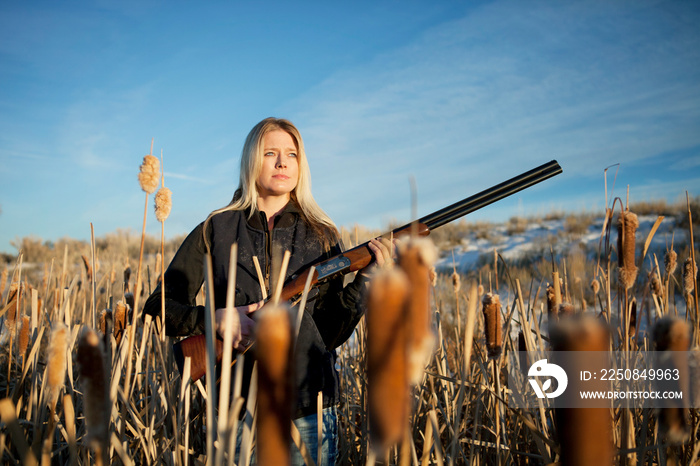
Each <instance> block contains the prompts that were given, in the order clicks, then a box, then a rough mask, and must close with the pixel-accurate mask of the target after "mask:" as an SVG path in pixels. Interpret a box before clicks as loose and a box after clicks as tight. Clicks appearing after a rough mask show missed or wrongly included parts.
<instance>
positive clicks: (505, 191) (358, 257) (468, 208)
mask: <svg viewBox="0 0 700 466" xmlns="http://www.w3.org/2000/svg"><path fill="white" fill-rule="evenodd" d="M561 172H562V169H561V167H560V166H559V164H558V163H557V161H556V160H552V161H551V162H548V163H546V164H544V165H540V166H539V167H536V168H533V169H532V170H530V171H527V172H525V173H523V174H521V175H518V176H516V177H514V178H511V179H509V180H507V181H504V182H502V183H500V184H498V185H496V186H493V187H491V188H488V189H486V190H484V191H481V192H480V193H477V194H475V195H473V196H470V197H468V198H466V199H463V200H461V201H459V202H456V203H454V204H452V205H449V206H447V207H445V208H443V209H440V210H438V211H437V212H433V213H432V214H429V215H426V216H425V217H422V218H420V219H418V220H417V221H415V222H411V223H408V224H406V225H404V226H401V227H399V228H396V229H394V230H392V231H390V232H388V233H385V234H384V235H382V237H384V238H387V239H389V238H391V237H394V238H395V237H399V236H404V235H408V234H417V235H420V236H426V235H428V234H430V231H431V230H434V229H435V228H438V227H441V226H442V225H445V224H447V223H450V222H452V221H454V220H457V219H459V218H461V217H464V216H465V215H467V214H469V213H471V212H474V211H475V210H478V209H481V208H483V207H486V206H487V205H489V204H492V203H494V202H496V201H498V200H500V199H503V198H504V197H508V196H510V195H512V194H515V193H517V192H519V191H522V190H523V189H525V188H528V187H530V186H532V185H535V184H537V183H540V182H542V181H544V180H546V179H548V178H551V177H553V176H555V175H558V174H559V173H561ZM368 243H369V242H366V243H363V244H361V245H359V246H356V247H354V248H352V249H350V250H348V251H345V252H343V253H341V254H338V255H336V256H334V257H331V258H330V259H327V260H325V261H323V262H319V263H316V264H313V269H312V268H311V266H309V268H308V269H306V270H305V271H304V272H302V273H300V274H299V275H298V276H296V277H294V278H293V279H291V280H289V281H288V282H287V283H286V284H285V285H284V287H283V289H282V293H281V295H280V301H290V300H294V299H295V298H297V297H298V296H299V295H301V293H303V291H304V286H305V285H306V281H307V279H308V276H309V273H310V272H311V273H313V276H312V277H311V286H317V285H319V284H321V283H323V282H324V281H326V280H329V279H330V278H332V277H335V276H336V275H339V274H340V275H345V274H348V273H352V272H356V271H358V270H360V269H363V268H365V267H367V266H368V265H369V264H370V263H371V262H372V260H373V255H372V253H371V252H370V249H369V247H368V246H367V244H368ZM206 346H207V345H206V337H205V336H204V335H194V336H191V337H187V338H185V339H183V340H181V341H179V342H177V343H175V344H174V345H173V352H174V356H175V362H176V363H177V365H178V368H179V369H180V374H182V373H183V367H184V363H185V358H186V357H190V358H191V377H192V380H193V381H197V380H199V379H200V378H201V377H202V376H203V375H205V374H206V361H207V358H206ZM215 346H216V361H217V363H220V362H221V358H222V356H223V340H222V339H221V338H219V337H218V335H217V338H216V340H215Z"/></svg>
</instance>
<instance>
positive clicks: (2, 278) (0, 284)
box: [0, 269, 7, 297]
mask: <svg viewBox="0 0 700 466" xmlns="http://www.w3.org/2000/svg"><path fill="white" fill-rule="evenodd" d="M5 285H7V269H3V270H2V274H0V297H2V294H3V292H4V291H5Z"/></svg>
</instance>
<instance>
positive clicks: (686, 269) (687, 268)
mask: <svg viewBox="0 0 700 466" xmlns="http://www.w3.org/2000/svg"><path fill="white" fill-rule="evenodd" d="M697 275H698V266H697V264H694V263H693V259H692V258H690V257H688V258H687V259H686V260H685V262H683V290H684V291H685V292H686V293H692V292H693V290H695V279H696V277H697Z"/></svg>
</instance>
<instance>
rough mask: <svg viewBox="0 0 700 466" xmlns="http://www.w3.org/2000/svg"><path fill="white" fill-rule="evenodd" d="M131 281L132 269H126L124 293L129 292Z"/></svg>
mask: <svg viewBox="0 0 700 466" xmlns="http://www.w3.org/2000/svg"><path fill="white" fill-rule="evenodd" d="M129 280H131V267H128V266H127V268H125V269H124V293H128V292H129Z"/></svg>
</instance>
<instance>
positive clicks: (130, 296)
mask: <svg viewBox="0 0 700 466" xmlns="http://www.w3.org/2000/svg"><path fill="white" fill-rule="evenodd" d="M124 301H125V303H126V305H127V306H128V308H129V310H132V309H134V304H135V303H134V293H124Z"/></svg>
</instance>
